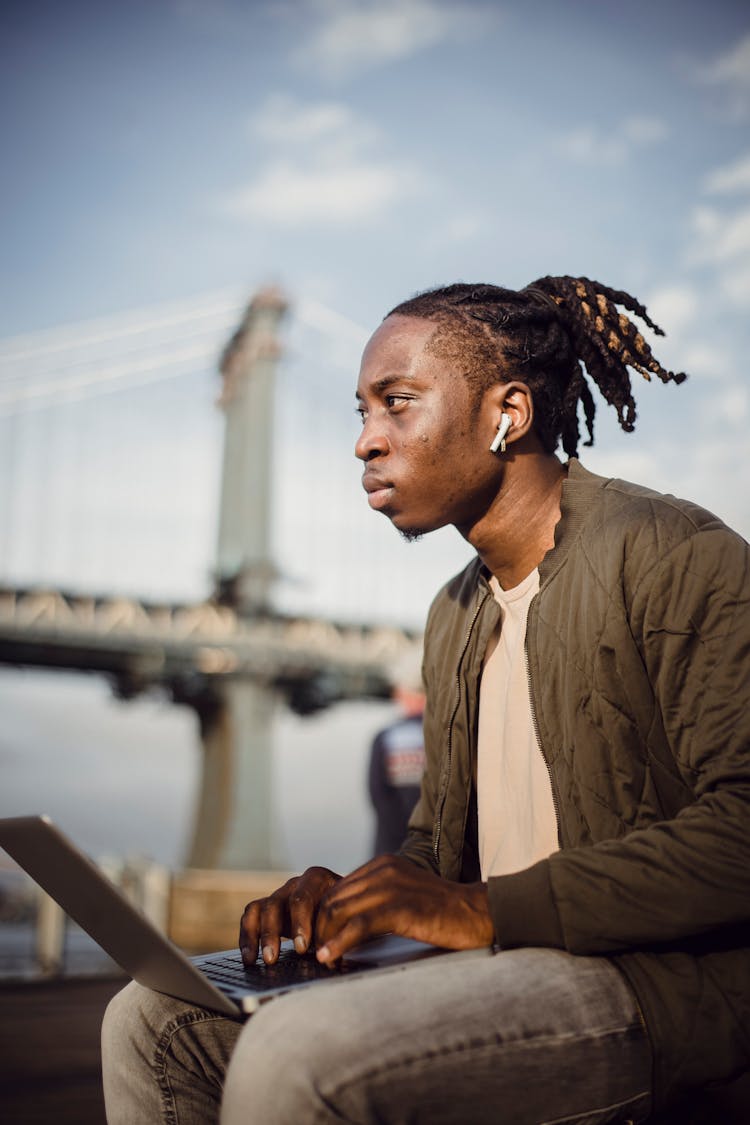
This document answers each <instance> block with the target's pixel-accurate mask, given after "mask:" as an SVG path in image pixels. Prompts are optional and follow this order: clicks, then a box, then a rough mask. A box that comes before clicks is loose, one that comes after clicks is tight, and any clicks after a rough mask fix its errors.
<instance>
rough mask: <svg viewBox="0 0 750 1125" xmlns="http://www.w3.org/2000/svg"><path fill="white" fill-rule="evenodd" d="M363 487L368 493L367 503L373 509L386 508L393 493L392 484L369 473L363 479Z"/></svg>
mask: <svg viewBox="0 0 750 1125" xmlns="http://www.w3.org/2000/svg"><path fill="white" fill-rule="evenodd" d="M362 487H363V488H364V490H365V492H366V493H367V502H368V504H369V505H370V507H371V508H383V507H385V505H386V504H387V503H388V501H389V499H390V497H391V494H392V493H393V485H392V484H389V483H388V481H384V480H381V479H380V478H379V477H374V476H370V475H369V474H367V473H365V475H364V476H363V477H362Z"/></svg>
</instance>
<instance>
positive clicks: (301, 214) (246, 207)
mask: <svg viewBox="0 0 750 1125" xmlns="http://www.w3.org/2000/svg"><path fill="white" fill-rule="evenodd" d="M250 127H251V131H252V133H253V135H254V136H255V137H257V138H258V139H260V140H261V141H262V142H264V143H265V144H266V146H267V147H269V148H270V149H271V151H272V155H271V156H270V158H269V160H268V162H267V163H266V164H265V166H263V167H261V170H260V172H259V173H258V174H257V176H256V177H255V179H254V180H253V181H252V182H251V183H249V184H248V185H246V186H245V187H243V188H241V189H239V190H238V191H236V192H234V193H233V194H232V195H231V197H230V198H229V199H227V200H226V201H225V209H226V210H228V211H229V212H230V213H231V214H233V215H236V216H241V217H243V218H252V219H260V220H262V221H265V222H271V223H275V224H277V225H279V226H287V227H293V226H301V225H304V224H314V225H321V224H325V225H333V226H346V225H349V224H352V223H356V222H360V221H362V220H366V219H372V218H376V217H378V216H379V215H380V214H382V213H383V212H384V211H385V210H386V209H387V208H388V207H390V206H392V205H394V204H396V203H397V202H398V201H399V200H401V199H403V198H405V197H408V196H409V195H412V194H414V193H415V192H416V191H417V190H418V189H419V187H420V186H421V185H422V184H423V179H422V177H421V176H420V174H419V172H418V170H417V169H416V167H415V166H413V165H411V164H408V163H406V162H404V161H401V160H389V159H388V158H387V157H384V156H382V155H379V154H378V153H377V152H376V151H375V150H376V149H377V147H378V145H379V144H380V142H381V139H382V138H381V134H380V131H379V130H378V129H377V128H375V127H374V126H373V125H372V124H371V123H370V122H369V121H367V120H366V119H364V118H361V117H360V116H359V115H357V114H356V113H355V112H354V111H353V110H352V109H351V107H350V106H348V105H347V104H345V103H343V102H337V101H319V102H300V101H298V100H296V99H294V98H292V97H290V96H289V95H286V94H275V95H273V96H271V97H270V98H269V99H268V100H267V101H266V102H265V104H264V105H262V106H261V107H260V109H259V110H258V111H257V112H256V113H255V114H254V115H253V117H252V119H251V121H250Z"/></svg>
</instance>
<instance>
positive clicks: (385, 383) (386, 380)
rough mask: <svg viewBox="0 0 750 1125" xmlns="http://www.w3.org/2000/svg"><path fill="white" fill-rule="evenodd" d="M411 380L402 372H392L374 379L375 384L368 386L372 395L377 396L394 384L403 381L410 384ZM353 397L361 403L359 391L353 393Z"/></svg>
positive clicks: (409, 376) (410, 377)
mask: <svg viewBox="0 0 750 1125" xmlns="http://www.w3.org/2000/svg"><path fill="white" fill-rule="evenodd" d="M412 379H413V376H412V375H407V374H405V373H404V372H394V373H393V374H392V375H381V377H380V378H379V379H376V380H375V382H374V383H372V384H371V385H370V390H371V391H372V393H373V394H376V395H379V394H381V393H382V392H383V391H386V390H388V388H389V387H392V386H393V384H394V383H401V382H403V381H404V380H406V381H407V382H410V381H411V380H412ZM354 397H355V398H356V399H357V401H358V402H361V401H362V395H361V394H360V393H359V390H356V391H355V392H354Z"/></svg>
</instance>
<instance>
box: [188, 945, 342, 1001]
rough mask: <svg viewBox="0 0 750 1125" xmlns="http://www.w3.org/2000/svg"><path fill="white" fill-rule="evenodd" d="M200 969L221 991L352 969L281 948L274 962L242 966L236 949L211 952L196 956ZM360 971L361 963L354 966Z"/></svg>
mask: <svg viewBox="0 0 750 1125" xmlns="http://www.w3.org/2000/svg"><path fill="white" fill-rule="evenodd" d="M195 962H196V964H197V965H198V966H199V968H200V969H201V971H202V972H203V973H205V975H206V976H207V977H208V978H209V980H211V981H213V983H214V984H216V985H218V987H219V988H221V989H222V990H223V991H225V992H226V991H228V990H230V989H232V990H234V989H238V990H240V991H241V992H246V991H248V990H249V991H252V992H265V991H270V990H271V989H274V988H279V987H284V986H286V985H290V984H295V983H299V982H302V981H309V980H317V979H318V978H319V977H331V976H337V975H342V974H344V973H346V972H351V971H352V970H351V968H349V967H347V965H346V964H342V965H339V966H337V967H336V968H334V969H329V968H327V967H326V966H325V965H321V964H320V962H319V961H316V959H315V954H314V953H304V954H299V953H295V952H294V951H293V950H284V949H282V950H281V952H280V953H279V959H278V961H277V962H276V964H275V965H266V964H265V962H264V961H263V959H262V958H261V957H259V958H258V960H257V961H256V962H255V964H254V965H249V966H245V965H243V964H242V958H241V956H240V954H239V952H236V953H235V952H228V953H219V954H216V953H212V954H211V955H210V956H209V957H206V958H203V957H197V958H195ZM354 968H356V969H357V970H358V971H361V969H362V968H363V966H354Z"/></svg>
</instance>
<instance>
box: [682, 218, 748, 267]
mask: <svg viewBox="0 0 750 1125" xmlns="http://www.w3.org/2000/svg"><path fill="white" fill-rule="evenodd" d="M692 228H693V245H692V248H691V252H690V258H691V260H692V261H693V262H695V263H697V264H712V265H724V264H725V263H727V262H734V261H736V260H737V259H741V261H742V262H743V264H744V262H746V261H747V256H748V255H750V203H748V204H745V205H743V206H741V207H738V208H736V209H735V210H733V211H731V212H726V211H722V210H720V209H719V208H718V207H709V206H705V205H703V206H700V207H696V208H695V210H694V211H693V215H692Z"/></svg>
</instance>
